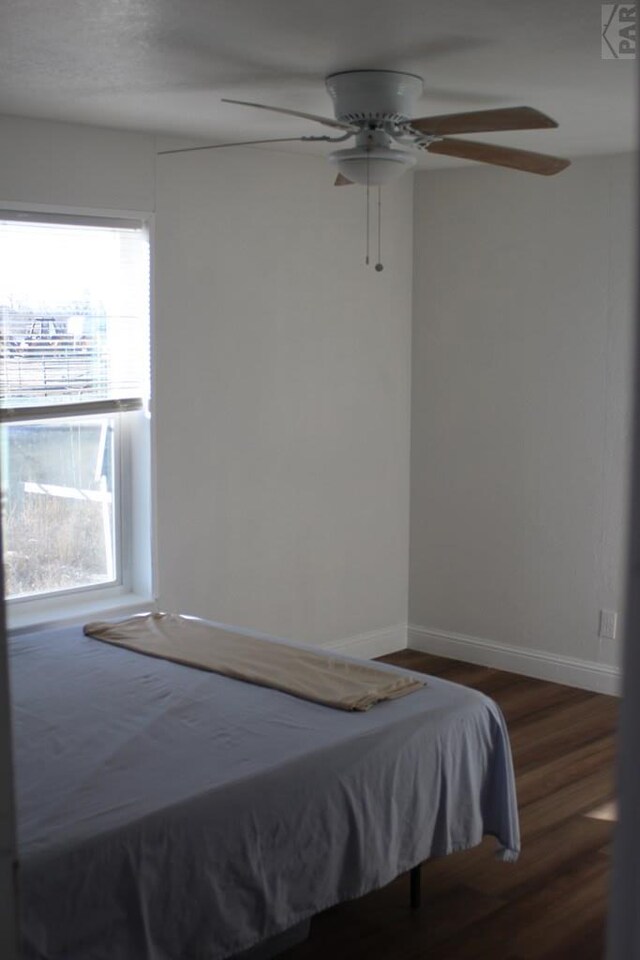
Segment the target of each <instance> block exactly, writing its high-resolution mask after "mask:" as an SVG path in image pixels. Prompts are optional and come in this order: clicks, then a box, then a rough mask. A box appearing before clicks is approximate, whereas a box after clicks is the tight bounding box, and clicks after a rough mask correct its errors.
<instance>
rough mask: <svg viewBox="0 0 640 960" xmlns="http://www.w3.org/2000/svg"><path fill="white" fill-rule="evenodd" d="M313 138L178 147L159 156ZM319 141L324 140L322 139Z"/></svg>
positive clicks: (162, 152)
mask: <svg viewBox="0 0 640 960" xmlns="http://www.w3.org/2000/svg"><path fill="white" fill-rule="evenodd" d="M312 139H313V137H275V138H273V139H271V140H239V141H238V142H237V143H211V144H207V145H205V146H202V147H177V148H176V149H174V150H158V153H157V156H159V157H165V156H166V155H167V154H169V153H193V152H194V151H195V150H221V149H222V148H223V147H254V146H256V145H257V144H259V143H293V142H294V141H302V140H312ZM319 139H322V137H320V138H319Z"/></svg>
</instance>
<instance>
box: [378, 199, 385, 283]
mask: <svg viewBox="0 0 640 960" xmlns="http://www.w3.org/2000/svg"><path fill="white" fill-rule="evenodd" d="M381 214H382V187H378V262H377V263H376V270H377V271H378V273H380V271H381V270H384V267H383V266H382V254H381V252H380V251H381V235H382V215H381Z"/></svg>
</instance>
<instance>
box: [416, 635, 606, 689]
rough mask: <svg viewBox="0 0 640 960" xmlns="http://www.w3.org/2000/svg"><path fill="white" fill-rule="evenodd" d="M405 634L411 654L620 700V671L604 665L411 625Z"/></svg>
mask: <svg viewBox="0 0 640 960" xmlns="http://www.w3.org/2000/svg"><path fill="white" fill-rule="evenodd" d="M407 634H408V640H407V646H408V647H409V648H410V649H411V650H419V651H421V652H423V653H433V654H435V655H436V656H439V657H450V658H451V659H452V660H466V661H467V662H468V663H476V664H479V665H480V666H483V667H495V668H496V669H497V670H508V671H510V672H512V673H520V674H522V675H523V676H525V677H536V678H537V679H538V680H551V681H553V682H554V683H564V684H567V686H570V687H580V688H581V689H583V690H593V691H595V692H596V693H610V694H614V695H616V696H620V692H621V675H620V671H619V670H618V669H617V667H611V666H608V665H607V664H603V663H596V662H595V661H592V660H578V659H576V658H574V657H565V656H561V655H560V654H555V653H547V652H544V651H541V650H533V649H531V648H530V647H511V646H508V645H507V644H506V643H496V642H495V641H493V640H481V639H480V638H479V637H467V636H465V635H464V634H460V633H445V632H444V631H442V630H432V629H429V628H427V627H419V626H415V625H413V624H410V625H409V627H408V629H407Z"/></svg>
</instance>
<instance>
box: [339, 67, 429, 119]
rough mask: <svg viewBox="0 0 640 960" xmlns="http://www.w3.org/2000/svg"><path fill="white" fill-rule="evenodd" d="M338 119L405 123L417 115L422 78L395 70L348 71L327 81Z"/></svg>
mask: <svg viewBox="0 0 640 960" xmlns="http://www.w3.org/2000/svg"><path fill="white" fill-rule="evenodd" d="M325 84H326V87H327V90H328V91H329V95H330V96H331V99H332V100H333V104H334V112H335V116H336V120H340V121H341V122H343V123H357V124H360V123H364V122H367V121H369V122H374V123H382V122H384V121H387V122H392V123H402V122H404V121H406V120H408V119H409V118H410V117H412V116H413V113H414V103H415V101H416V100H417V99H418V98H419V97H420V96H421V95H422V91H423V82H422V77H418V76H416V75H415V74H413V73H399V72H397V71H395V70H346V71H344V72H342V73H332V74H331V75H330V76H328V77H327V78H326V80H325Z"/></svg>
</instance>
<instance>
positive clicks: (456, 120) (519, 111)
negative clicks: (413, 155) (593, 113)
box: [409, 107, 558, 136]
mask: <svg viewBox="0 0 640 960" xmlns="http://www.w3.org/2000/svg"><path fill="white" fill-rule="evenodd" d="M409 125H410V126H411V128H412V129H413V130H419V131H420V132H421V133H433V134H435V135H436V136H446V135H447V134H449V133H487V132H488V131H497V130H540V129H542V128H543V127H557V126H558V124H557V123H556V121H555V120H552V119H551V117H548V116H547V115H546V114H544V113H540V111H539V110H534V109H533V107H502V108H500V109H499V110H471V111H470V112H469V113H445V114H442V115H441V116H439V117H418V118H417V119H416V120H410V121H409Z"/></svg>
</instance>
